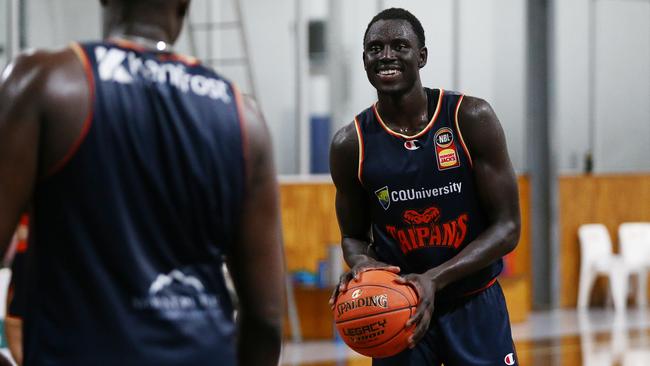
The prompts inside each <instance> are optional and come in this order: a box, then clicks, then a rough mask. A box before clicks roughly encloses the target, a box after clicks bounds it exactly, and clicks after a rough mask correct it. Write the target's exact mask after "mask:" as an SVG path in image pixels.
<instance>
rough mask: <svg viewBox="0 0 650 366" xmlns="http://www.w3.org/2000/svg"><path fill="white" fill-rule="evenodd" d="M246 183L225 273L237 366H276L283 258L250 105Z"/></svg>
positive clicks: (258, 125) (270, 170)
mask: <svg viewBox="0 0 650 366" xmlns="http://www.w3.org/2000/svg"><path fill="white" fill-rule="evenodd" d="M244 109H245V111H244V115H245V127H244V128H246V133H247V138H248V144H247V146H248V148H247V157H248V159H247V173H248V182H247V187H246V198H245V202H244V207H243V213H242V217H245V218H246V225H245V226H244V225H242V226H241V227H240V232H239V240H238V242H237V243H236V244H235V245H234V247H233V248H232V250H231V251H230V253H229V260H228V262H229V263H228V264H229V269H230V272H231V274H232V277H233V282H234V284H235V288H236V291H237V295H238V297H239V313H238V323H239V339H238V359H239V364H241V365H245V366H248V365H251V366H252V365H254V366H264V365H269V366H271V365H273V366H275V365H277V364H278V360H279V357H280V347H281V344H282V329H281V328H282V316H283V314H284V311H283V309H284V291H285V288H284V286H285V282H284V281H285V274H284V255H283V251H282V240H281V229H280V212H279V204H278V201H279V198H278V194H279V193H278V186H277V178H276V172H275V167H274V164H273V155H272V151H271V141H270V136H269V132H268V129H267V127H266V125H265V123H264V121H263V119H262V117H261V115H260V114H259V112H258V111H257V108H256V107H255V106H254V105H253V103H252V102H251V101H246V103H245V105H244Z"/></svg>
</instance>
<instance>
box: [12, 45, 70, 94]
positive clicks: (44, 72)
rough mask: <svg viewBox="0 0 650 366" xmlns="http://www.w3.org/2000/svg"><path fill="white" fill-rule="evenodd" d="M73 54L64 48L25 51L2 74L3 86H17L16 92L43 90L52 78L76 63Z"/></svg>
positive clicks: (68, 48) (67, 48)
mask: <svg viewBox="0 0 650 366" xmlns="http://www.w3.org/2000/svg"><path fill="white" fill-rule="evenodd" d="M76 58H77V56H76V55H75V52H74V51H73V50H72V49H71V48H70V47H66V48H63V49H58V50H43V49H34V50H27V51H25V52H23V53H21V54H20V55H18V56H16V57H15V58H14V59H13V60H12V61H11V63H10V64H9V65H8V66H7V67H6V68H5V71H4V72H3V73H2V83H3V84H14V85H17V86H19V88H18V89H16V91H17V92H20V91H26V90H28V89H29V91H32V92H35V91H37V90H38V89H39V88H44V87H45V86H46V85H47V82H48V81H49V80H51V79H52V77H54V76H56V75H58V74H59V73H60V72H65V71H66V70H68V69H69V67H70V65H72V64H73V63H78V62H79V61H78V60H77V59H76Z"/></svg>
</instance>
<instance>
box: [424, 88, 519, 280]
mask: <svg viewBox="0 0 650 366" xmlns="http://www.w3.org/2000/svg"><path fill="white" fill-rule="evenodd" d="M458 118H459V128H460V129H461V131H462V134H463V138H464V140H465V142H466V144H467V147H468V149H469V151H470V154H471V156H472V160H473V170H474V182H475V186H476V189H477V190H478V198H479V200H480V204H481V207H482V208H483V211H484V212H485V214H486V215H487V219H488V227H487V229H486V230H485V231H484V232H483V233H481V234H480V235H479V236H478V237H477V238H476V239H475V240H474V241H472V242H471V243H469V245H467V247H465V248H464V249H463V250H462V251H461V252H460V253H459V254H458V255H456V256H455V257H453V258H452V259H450V260H449V261H447V262H445V263H443V264H442V265H440V266H438V267H436V268H434V269H432V270H431V271H430V274H431V275H432V278H433V281H434V282H435V283H436V288H437V290H440V289H443V288H444V287H446V286H447V285H448V284H450V283H452V282H455V281H457V280H459V279H461V278H464V277H466V276H468V275H470V274H472V273H474V272H476V271H478V270H480V269H482V268H484V267H486V266H487V265H489V264H490V263H492V262H494V261H496V260H498V259H499V258H501V257H503V256H504V255H506V254H508V253H509V252H511V251H512V250H514V249H515V247H516V246H517V243H518V242H519V233H520V226H521V219H520V213H519V193H518V187H517V177H516V176H515V172H514V170H513V168H512V163H511V162H510V157H509V156H508V150H507V147H506V139H505V134H504V133H503V129H502V128H501V124H500V123H499V119H498V118H497V116H496V114H495V113H494V111H493V110H492V108H491V107H490V105H489V104H488V103H487V102H486V101H484V100H482V99H478V98H473V97H465V98H464V100H463V102H462V104H461V108H460V111H459V117H458Z"/></svg>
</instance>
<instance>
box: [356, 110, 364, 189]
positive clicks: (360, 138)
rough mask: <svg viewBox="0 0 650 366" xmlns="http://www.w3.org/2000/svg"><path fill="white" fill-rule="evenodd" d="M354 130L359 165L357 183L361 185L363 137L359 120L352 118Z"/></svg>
mask: <svg viewBox="0 0 650 366" xmlns="http://www.w3.org/2000/svg"><path fill="white" fill-rule="evenodd" d="M354 129H355V130H356V131H357V140H358V141H359V163H358V168H357V178H359V183H361V184H362V185H363V179H361V175H362V174H363V159H364V157H365V153H364V150H365V148H364V145H363V136H362V135H361V126H360V125H359V120H357V117H354Z"/></svg>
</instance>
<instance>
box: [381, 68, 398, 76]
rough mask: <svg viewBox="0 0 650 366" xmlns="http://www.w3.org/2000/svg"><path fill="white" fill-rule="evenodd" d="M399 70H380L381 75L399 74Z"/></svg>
mask: <svg viewBox="0 0 650 366" xmlns="http://www.w3.org/2000/svg"><path fill="white" fill-rule="evenodd" d="M398 72H399V71H398V70H395V69H390V70H379V75H386V76H388V75H395V74H397V73H398Z"/></svg>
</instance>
